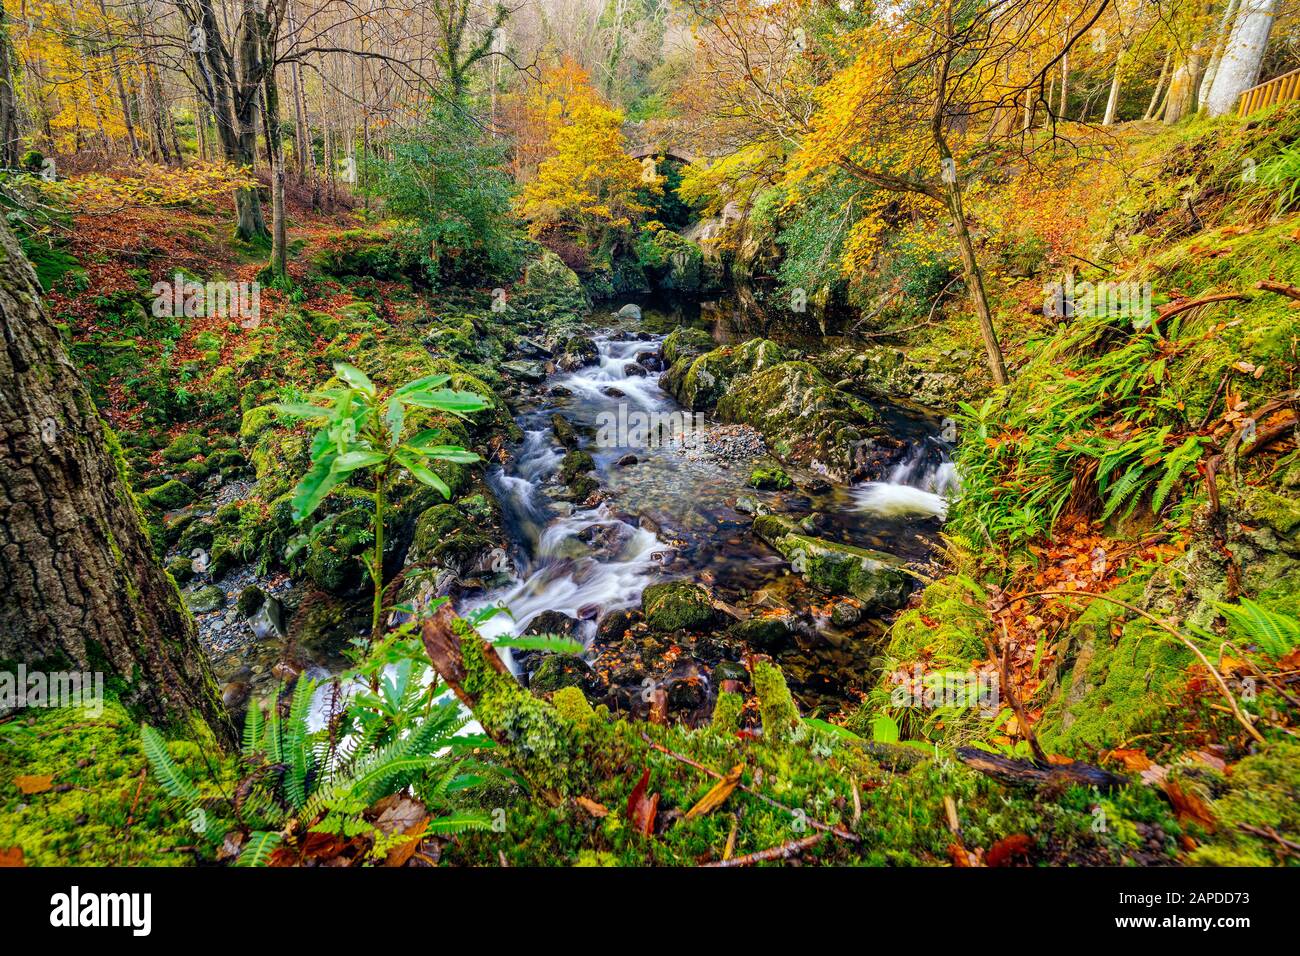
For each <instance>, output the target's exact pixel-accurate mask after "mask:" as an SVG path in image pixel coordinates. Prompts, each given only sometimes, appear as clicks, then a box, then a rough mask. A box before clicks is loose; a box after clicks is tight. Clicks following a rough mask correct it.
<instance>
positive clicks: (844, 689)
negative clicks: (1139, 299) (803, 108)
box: [459, 307, 956, 707]
mask: <svg viewBox="0 0 1300 956" xmlns="http://www.w3.org/2000/svg"><path fill="white" fill-rule="evenodd" d="M674 319H676V320H678V321H679V320H680V316H678V315H675V314H673V313H671V312H663V311H660V310H657V309H654V308H651V307H647V308H646V310H645V313H644V315H643V317H642V319H641V321H640V322H635V321H629V320H621V319H618V318H617V317H615V316H611V314H610V313H609V312H608V311H604V310H598V311H595V312H593V314H592V315H591V319H590V322H591V328H592V329H593V341H594V343H595V345H596V348H597V350H598V353H599V360H598V362H597V363H596V364H593V365H589V366H587V367H584V368H580V369H578V370H576V371H572V372H557V373H556V374H554V375H551V376H549V377H548V378H547V379H546V381H545V382H543V383H541V384H540V385H538V386H536V387H535V389H533V390H531V391H530V394H529V395H528V398H527V400H526V402H525V403H524V404H523V405H522V406H520V407H517V409H516V412H517V414H516V419H515V420H516V422H517V424H518V425H519V427H520V428H521V429H522V431H523V434H524V437H523V440H522V441H520V442H519V443H517V444H516V445H515V446H514V447H513V448H511V449H510V453H511V454H510V458H509V461H508V462H507V464H505V465H504V466H500V465H498V466H494V467H493V468H492V469H491V470H490V471H489V473H488V475H487V481H488V484H489V486H490V487H491V489H492V491H493V492H494V494H495V495H496V497H497V500H498V502H499V504H500V505H501V508H502V511H503V515H504V523H505V527H506V530H507V532H508V535H509V538H510V541H511V555H510V557H511V563H512V565H513V567H514V569H515V575H514V580H513V581H512V582H511V583H510V584H509V585H507V586H505V587H502V588H498V589H496V590H494V591H491V592H490V593H487V594H483V595H479V596H477V597H474V598H471V599H469V600H465V601H462V604H461V607H460V608H459V610H461V611H462V612H468V611H470V610H473V609H476V608H480V607H483V606H484V605H489V604H498V603H499V604H501V605H503V606H505V607H506V608H508V609H509V611H510V614H509V615H506V614H500V615H497V616H496V617H493V618H491V619H490V620H489V621H487V622H486V623H485V624H484V625H483V626H482V627H481V630H482V631H483V632H484V633H485V635H487V636H489V637H495V636H499V635H501V634H505V633H511V634H521V633H524V632H525V631H527V630H528V629H529V627H530V625H532V624H533V623H534V622H535V621H537V619H538V618H539V617H540V616H541V615H543V614H545V613H546V612H559V613H560V614H562V615H564V616H565V617H566V618H571V619H576V620H577V621H578V622H579V623H578V624H577V625H576V626H575V627H574V631H575V633H576V634H577V636H579V637H580V639H581V640H583V642H584V643H585V644H586V645H587V646H588V648H589V650H594V649H593V648H592V644H593V642H594V641H595V640H596V637H597V633H598V626H599V622H600V621H602V620H603V619H605V618H606V617H607V616H608V615H610V614H612V613H613V612H616V611H620V610H624V609H629V608H635V607H638V606H639V605H640V603H641V593H642V591H643V590H644V589H645V588H646V587H647V586H648V585H650V584H652V583H655V582H657V581H661V580H670V579H677V578H680V579H684V580H688V581H692V582H696V583H700V584H704V585H705V586H707V587H708V588H710V590H711V592H712V593H713V595H714V597H715V599H717V600H719V601H722V602H725V603H726V604H728V605H731V606H734V607H735V608H737V609H739V612H740V614H742V615H745V616H747V615H748V613H749V612H751V611H758V610H763V609H773V608H780V609H784V610H789V611H791V612H792V613H793V614H794V615H795V616H796V618H797V619H798V620H799V621H800V622H801V623H800V626H798V627H797V628H796V641H795V644H794V646H792V647H790V648H788V649H787V650H786V651H784V652H783V653H782V654H781V655H779V656H778V660H779V662H780V663H781V665H782V667H783V668H784V669H785V670H786V671H787V673H788V675H789V676H790V679H791V683H792V685H793V686H794V687H795V688H796V691H797V692H800V693H801V696H803V697H804V698H805V700H806V701H812V702H815V703H820V704H825V705H827V706H831V707H833V706H835V705H836V704H840V703H843V702H844V700H845V699H846V694H847V693H848V692H849V691H850V690H851V689H853V688H854V687H861V686H864V685H865V684H867V683H868V682H869V681H870V679H871V677H872V676H873V672H872V663H873V657H874V656H875V652H876V650H877V648H878V640H877V639H878V637H879V636H880V634H881V633H882V631H883V625H882V622H881V621H879V620H873V619H869V618H867V619H857V620H855V619H852V615H848V616H847V617H845V616H844V615H840V616H837V617H836V619H835V620H834V621H833V622H832V621H831V620H830V619H829V615H828V613H827V612H826V610H825V609H824V608H822V607H820V605H822V604H824V602H825V600H826V597H825V595H822V594H819V593H817V592H815V591H813V590H812V589H811V588H810V587H809V586H808V585H806V584H805V583H804V582H803V581H802V579H801V578H800V577H799V576H798V575H796V574H793V573H792V572H791V570H790V567H789V564H788V562H787V561H785V559H783V558H781V557H780V556H779V555H778V554H776V553H775V552H774V551H772V549H771V548H769V547H767V546H766V545H765V544H764V543H763V542H762V541H760V540H759V539H758V538H757V537H756V536H755V535H754V534H753V533H752V531H751V530H750V526H751V523H752V521H753V513H754V511H755V510H756V509H760V510H770V511H773V512H777V513H781V514H785V515H788V516H791V517H793V518H795V519H796V520H798V519H807V520H808V523H807V525H806V526H805V527H806V529H807V530H808V531H809V533H812V534H814V535H817V536H819V537H825V538H829V539H831V540H836V541H840V542H843V543H847V544H853V545H857V546H860V547H867V548H872V549H876V550H880V551H885V552H888V553H890V554H894V555H896V556H898V557H900V558H903V559H904V560H907V561H914V562H919V561H923V560H925V558H926V556H927V554H928V553H929V549H930V546H931V543H932V541H933V539H934V536H935V534H936V532H937V531H938V530H939V527H940V524H941V521H942V518H943V516H944V513H945V511H946V496H947V495H950V494H951V493H952V492H953V491H954V490H955V487H956V475H955V470H954V468H953V465H952V464H951V461H950V459H949V457H948V454H947V447H946V445H945V444H944V443H943V442H942V441H940V440H939V438H938V436H937V433H938V430H939V429H938V424H937V419H935V417H934V416H933V415H930V414H927V413H924V412H922V411H918V410H910V409H902V408H894V407H881V408H879V409H878V411H879V412H880V413H881V415H882V416H883V417H884V419H885V421H887V422H888V425H889V429H890V432H891V435H892V436H893V437H894V438H896V439H899V440H900V441H902V442H903V443H905V445H906V448H905V451H904V453H903V454H902V456H901V458H900V460H899V461H898V462H897V464H895V465H894V466H893V468H892V470H891V471H890V472H889V473H888V474H887V475H884V476H882V477H881V480H879V481H875V482H868V483H863V484H860V485H857V486H855V487H851V488H849V487H843V486H835V485H832V484H830V483H829V482H826V481H824V480H822V479H820V478H818V477H817V476H815V475H812V474H811V473H806V472H800V471H799V470H797V469H792V468H789V467H787V469H786V470H787V471H788V472H789V473H790V474H791V476H792V477H793V478H794V480H795V487H794V488H792V489H790V490H787V491H756V490H754V489H753V488H750V487H748V486H747V480H748V477H749V475H750V472H751V470H752V469H753V468H754V467H756V466H760V465H762V466H773V465H776V464H777V462H776V461H775V459H773V458H772V457H770V456H769V455H768V454H767V452H766V451H765V449H764V447H763V444H762V440H761V438H760V437H759V436H758V435H757V433H754V432H752V430H749V429H747V428H744V427H743V426H719V425H717V424H716V423H713V422H712V421H711V420H709V419H707V418H706V416H704V415H695V414H693V413H690V412H688V411H684V410H683V409H682V408H681V406H680V405H679V404H678V403H677V401H676V400H675V399H674V398H673V397H672V396H671V395H669V394H667V393H666V392H664V391H663V390H662V389H661V388H660V387H659V384H658V378H659V371H657V369H658V368H659V367H660V366H659V362H658V356H659V354H660V349H661V346H662V341H663V339H664V337H665V336H664V334H662V333H658V332H655V333H652V332H649V331H647V329H652V328H664V327H675V325H676V324H677V322H676V321H674ZM711 331H712V332H713V334H714V337H715V339H724V340H725V336H724V335H722V334H719V331H718V330H717V329H716V328H715V329H713V330H711ZM638 357H640V359H641V362H640V363H639V364H638V363H637V359H638ZM647 365H650V366H653V368H651V369H649V370H647V369H646V366H647ZM647 371H648V374H647ZM638 413H641V415H642V416H644V417H641V418H638ZM555 416H560V417H562V418H563V419H564V421H565V422H567V423H568V424H569V425H571V426H573V430H574V432H575V434H576V436H577V444H578V446H579V447H580V448H581V449H582V450H583V451H586V452H588V453H589V454H590V455H591V456H592V459H593V461H594V463H595V477H596V478H597V479H598V481H599V485H600V488H601V490H602V497H603V500H601V501H600V503H599V504H597V505H595V506H591V507H588V506H586V505H585V503H584V504H574V503H572V502H570V501H566V500H564V499H563V493H564V491H565V486H564V484H563V483H562V481H561V479H560V477H559V472H560V470H561V463H562V461H563V460H564V456H565V453H566V451H567V449H566V448H565V447H564V445H563V444H562V441H561V436H559V435H557V433H556V427H555V421H554V419H555ZM647 420H649V421H651V422H654V423H667V425H668V426H670V427H661V429H660V431H659V432H656V433H655V435H654V436H653V437H661V438H662V439H663V440H658V441H656V440H650V441H647V440H645V439H646V435H644V434H638V433H637V431H636V424H637V423H638V421H640V422H645V421H647ZM620 424H621V425H622V426H623V427H622V428H620V427H618V426H619V425H620ZM629 425H630V427H629ZM571 444H572V440H571ZM556 620H558V619H557V618H555V617H554V615H548V616H547V617H546V618H545V619H544V621H545V622H547V623H550V622H554V621H556ZM545 630H546V632H547V633H550V632H551V631H552V628H549V627H548V628H546V629H545ZM534 632H536V629H534ZM512 666H513V667H514V669H515V670H516V673H519V672H520V668H519V666H518V664H517V663H515V662H513V661H512Z"/></svg>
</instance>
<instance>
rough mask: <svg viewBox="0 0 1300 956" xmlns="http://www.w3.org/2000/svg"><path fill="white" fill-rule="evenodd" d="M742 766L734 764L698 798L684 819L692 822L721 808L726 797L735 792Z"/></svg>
mask: <svg viewBox="0 0 1300 956" xmlns="http://www.w3.org/2000/svg"><path fill="white" fill-rule="evenodd" d="M744 766H745V765H744V764H739V763H738V764H736V765H735V766H734V767H732V768H731V769H730V770H729V771H727V775H726V776H725V777H723V778H722V779H721V780H719V781H718V782H717V784H715V785H714V787H713V789H712V790H710V791H709V792H708V793H706V794H705V795H704V796H702V797H700V801H699V803H697V804H695V806H693V807H691V808H690V809H689V810H687V811H686V819H687V820H694V819H695V818H696V817H702V816H704V815H705V814H706V813H712V812H713V811H714V810H716V809H718V807H720V806H722V805H723V804H724V803H725V802H726V800H727V797H729V796H731V791H733V790H735V789H736V787H737V786H738V785H739V784H740V773H741V771H742V770H743V769H744Z"/></svg>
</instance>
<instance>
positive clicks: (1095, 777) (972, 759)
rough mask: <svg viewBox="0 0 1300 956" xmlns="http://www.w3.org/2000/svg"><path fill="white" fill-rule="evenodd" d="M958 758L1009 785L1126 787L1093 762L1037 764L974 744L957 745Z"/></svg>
mask: <svg viewBox="0 0 1300 956" xmlns="http://www.w3.org/2000/svg"><path fill="white" fill-rule="evenodd" d="M957 759H958V760H960V761H961V762H962V763H964V764H965V765H966V766H968V767H970V768H971V769H972V770H978V771H979V772H980V773H982V774H985V775H987V776H990V777H992V778H993V779H994V780H997V781H998V782H999V783H1004V784H1006V785H1007V786H1011V787H1048V786H1070V785H1072V784H1079V785H1082V786H1085V787H1096V788H1097V789H1099V790H1106V791H1110V790H1118V789H1119V788H1121V787H1125V786H1128V782H1129V781H1128V780H1127V779H1126V778H1124V777H1121V776H1118V775H1116V774H1113V773H1111V772H1110V771H1109V770H1102V769H1101V768H1100V767H1094V766H1093V765H1092V764H1087V763H1082V762H1080V761H1077V760H1076V761H1074V762H1073V763H1063V764H1054V763H1039V762H1038V761H1036V760H1018V759H1015V758H1013V757H1003V756H1001V755H999V754H993V753H989V752H988V751H987V750H980V749H978V748H976V747H958V748H957Z"/></svg>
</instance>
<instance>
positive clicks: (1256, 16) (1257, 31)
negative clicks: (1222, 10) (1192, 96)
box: [1205, 0, 1277, 116]
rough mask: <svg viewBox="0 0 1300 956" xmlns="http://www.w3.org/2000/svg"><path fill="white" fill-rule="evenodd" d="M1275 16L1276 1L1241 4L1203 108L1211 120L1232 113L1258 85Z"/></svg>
mask: <svg viewBox="0 0 1300 956" xmlns="http://www.w3.org/2000/svg"><path fill="white" fill-rule="evenodd" d="M1276 13H1277V0H1241V9H1240V10H1239V11H1238V13H1237V22H1236V24H1235V25H1234V26H1233V29H1232V36H1231V37H1230V38H1229V40H1228V45H1227V46H1226V47H1224V50H1223V57H1222V58H1221V60H1220V61H1219V68H1218V70H1217V71H1216V72H1215V75H1214V83H1213V85H1212V86H1211V87H1210V93H1209V95H1208V96H1207V97H1206V102H1205V106H1206V109H1208V110H1209V112H1210V115H1211V116H1223V115H1225V114H1227V113H1231V112H1232V111H1233V110H1234V109H1236V107H1237V100H1238V99H1239V98H1240V97H1241V94H1242V93H1244V92H1245V91H1246V90H1248V89H1250V88H1251V87H1252V86H1254V85H1255V83H1256V81H1258V79H1259V68H1260V66H1261V65H1262V64H1263V62H1264V50H1265V49H1266V48H1267V47H1268V37H1269V34H1270V33H1271V32H1272V30H1273V18H1274V16H1275V14H1276Z"/></svg>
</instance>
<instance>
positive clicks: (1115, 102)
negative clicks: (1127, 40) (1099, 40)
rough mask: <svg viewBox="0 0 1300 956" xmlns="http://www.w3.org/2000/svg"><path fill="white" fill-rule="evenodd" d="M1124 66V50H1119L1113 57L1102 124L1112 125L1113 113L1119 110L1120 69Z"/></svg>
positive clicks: (1113, 120) (1113, 122)
mask: <svg viewBox="0 0 1300 956" xmlns="http://www.w3.org/2000/svg"><path fill="white" fill-rule="evenodd" d="M1123 66H1124V50H1123V49H1121V50H1120V51H1119V55H1118V56H1116V57H1115V75H1114V77H1112V79H1111V81H1110V96H1109V97H1107V99H1106V115H1105V116H1104V117H1103V118H1102V121H1101V125H1102V126H1114V125H1115V115H1116V114H1117V113H1118V112H1119V91H1120V86H1121V84H1122V79H1121V73H1120V71H1121V69H1122V68H1123Z"/></svg>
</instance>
